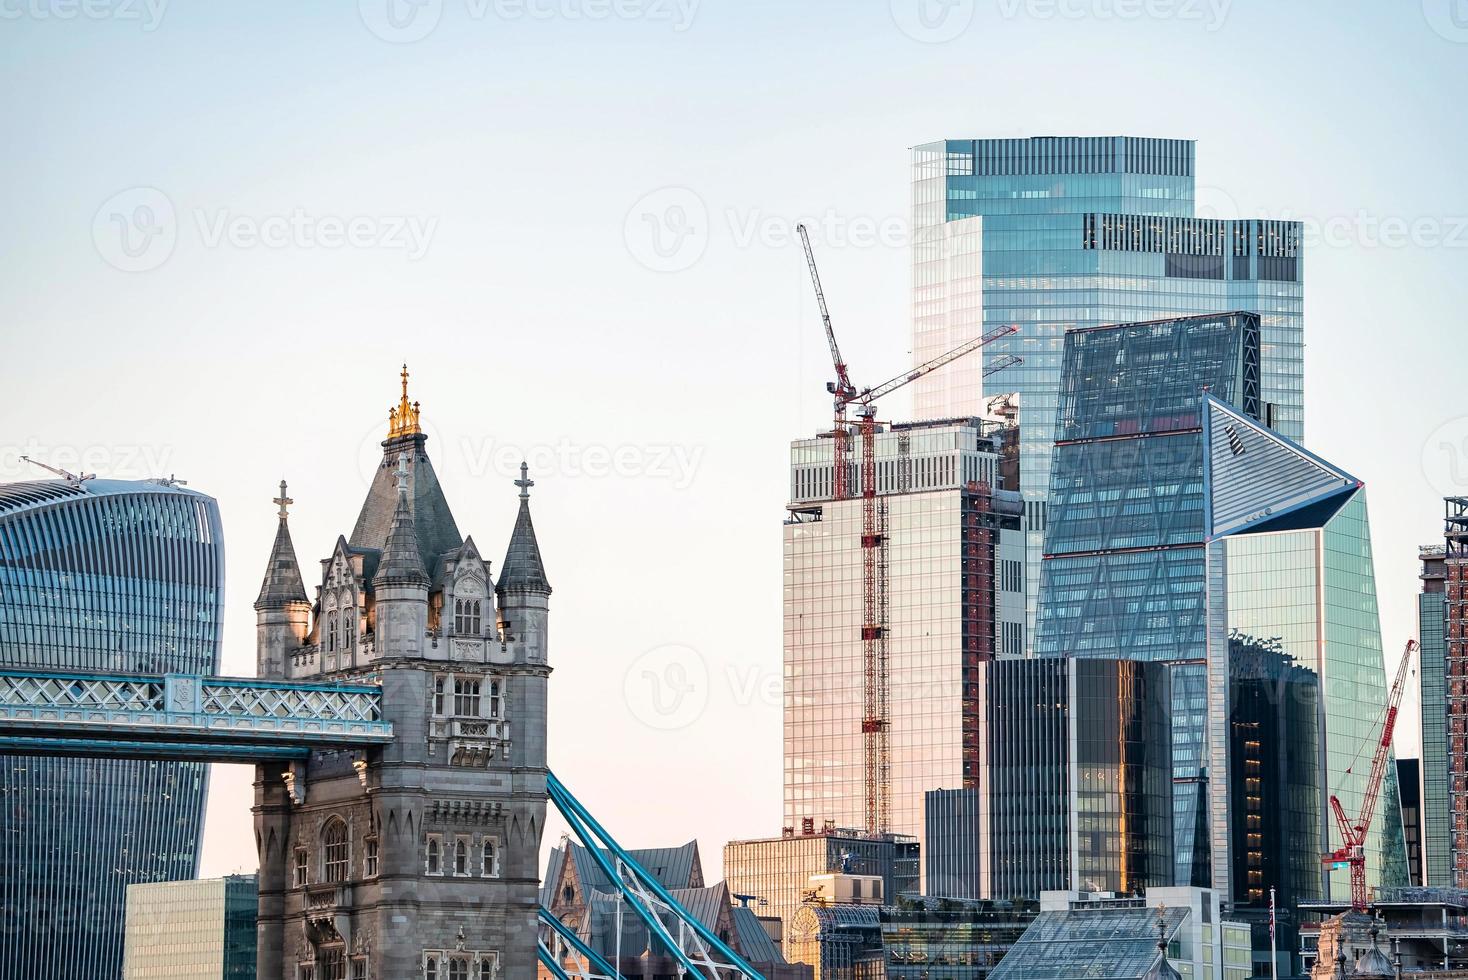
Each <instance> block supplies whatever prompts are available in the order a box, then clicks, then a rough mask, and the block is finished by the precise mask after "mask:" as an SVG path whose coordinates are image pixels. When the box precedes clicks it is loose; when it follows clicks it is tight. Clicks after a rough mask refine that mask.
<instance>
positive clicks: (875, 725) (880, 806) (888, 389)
mask: <svg viewBox="0 0 1468 980" xmlns="http://www.w3.org/2000/svg"><path fill="white" fill-rule="evenodd" d="M796 230H797V231H798V232H799V233H800V243H801V246H802V247H803V248H804V250H805V260H806V264H807V266H809V268H810V278H811V284H812V285H813V286H814V287H815V291H816V302H817V304H818V305H819V306H820V310H821V322H822V324H823V325H824V327H825V331H826V344H827V346H828V347H829V348H830V351H831V364H832V367H833V368H834V369H835V372H836V379H835V380H834V381H829V382H827V383H826V390H827V391H828V392H830V393H831V395H832V397H833V399H834V407H835V413H834V414H835V424H834V429H833V431H832V433H831V439H832V463H833V476H832V485H833V486H832V489H833V492H832V496H833V497H834V498H835V499H837V500H844V499H846V498H847V497H849V496H850V495H851V493H850V487H849V485H848V484H849V479H848V472H849V464H848V463H847V456H848V453H849V449H848V445H847V439H848V438H849V429H848V420H847V409H848V407H849V406H851V405H852V404H856V406H857V416H858V421H857V428H858V430H859V432H860V438H861V464H860V467H859V475H860V487H861V499H862V523H861V554H862V619H861V623H862V625H861V642H862V717H861V734H862V753H863V767H862V768H863V776H864V783H865V786H864V792H863V806H864V809H865V818H866V830H867V833H868V834H870V835H872V836H877V835H880V834H884V833H886V832H887V830H888V828H889V827H890V825H891V810H892V807H891V796H892V786H891V783H892V780H891V737H890V730H891V711H890V708H891V704H890V702H891V688H892V685H891V676H890V657H889V655H888V649H887V506H886V504H884V503H879V502H878V500H877V451H876V443H877V422H876V400H877V399H878V398H881V397H883V396H885V395H889V394H891V393H892V392H894V391H897V390H898V389H899V388H902V387H904V386H906V385H908V384H911V383H912V382H914V381H916V380H917V379H919V378H921V377H924V376H926V375H928V374H931V373H932V372H934V371H936V370H938V369H939V368H942V367H943V366H945V365H947V364H950V363H952V362H953V361H955V360H957V359H958V358H960V357H963V356H965V355H966V354H970V353H972V352H974V351H976V350H978V349H979V348H981V347H984V346H986V345H988V344H991V343H993V342H994V341H996V340H998V339H999V338H1001V337H1007V336H1009V335H1010V334H1013V333H1017V332H1018V331H1019V327H1017V326H1007V327H999V328H997V329H995V330H991V331H989V332H988V333H986V334H984V335H983V336H982V337H979V338H976V339H974V340H970V341H966V342H964V343H962V344H959V345H958V346H957V347H955V348H953V349H952V350H950V351H948V352H947V353H944V354H940V355H939V356H937V357H935V358H933V359H932V360H929V361H926V362H924V363H923V364H920V365H918V366H917V367H915V368H913V369H912V370H910V371H906V372H904V373H902V374H900V375H898V376H897V377H895V378H892V379H890V380H888V381H885V382H883V383H882V384H879V385H877V386H876V387H875V388H866V389H862V390H860V391H858V390H857V388H856V386H855V385H853V384H852V383H851V377H850V374H849V372H848V370H847V366H846V361H845V359H844V358H843V357H842V356H841V348H840V346H839V345H838V344H837V343H836V331H835V328H834V327H833V326H832V325H831V314H830V311H829V310H828V309H827V307H826V294H825V290H823V289H822V288H821V276H820V272H819V271H818V270H817V269H816V258H815V253H814V252H813V251H812V250H811V245H810V235H809V233H808V232H807V231H806V228H805V225H803V224H802V225H798V226H797V228H796ZM1019 363H1021V359H1020V358H1019V357H1016V356H1014V355H1006V356H1004V357H1002V358H999V359H997V360H996V361H995V362H994V363H993V364H992V365H990V367H989V368H988V370H986V371H984V374H983V376H984V377H986V378H987V377H988V376H989V375H991V374H993V373H995V372H996V371H1000V370H1003V369H1004V368H1007V367H1012V366H1013V365H1015V364H1019Z"/></svg>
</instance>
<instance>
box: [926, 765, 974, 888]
mask: <svg viewBox="0 0 1468 980" xmlns="http://www.w3.org/2000/svg"><path fill="white" fill-rule="evenodd" d="M982 805H983V804H982V800H981V798H980V795H979V791H978V790H977V789H974V788H970V789H930V790H928V792H927V795H926V798H925V802H924V813H923V840H924V842H925V843H926V847H924V849H923V875H924V877H923V880H924V881H925V882H927V888H926V889H925V891H924V893H925V894H927V895H930V896H932V897H934V898H978V897H979V895H980V894H982V891H983V885H982V884H981V877H980V876H981V874H982V867H981V865H980V864H979V839H980V835H981V834H982V826H983V824H982V821H981V820H980V817H979V812H980V809H981V807H982Z"/></svg>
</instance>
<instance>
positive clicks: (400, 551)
mask: <svg viewBox="0 0 1468 980" xmlns="http://www.w3.org/2000/svg"><path fill="white" fill-rule="evenodd" d="M397 473H398V503H397V507H396V508H395V509H394V510H393V515H392V524H391V526H390V527H389V528H388V532H387V540H386V541H385V542H383V546H382V557H381V558H380V559H379V561H378V563H377V573H376V574H375V575H373V576H372V585H373V587H374V588H379V587H381V586H383V585H421V586H423V587H424V588H427V587H428V584H429V579H428V572H427V571H426V570H425V569H424V567H423V555H422V552H420V551H419V550H418V534H417V531H416V529H415V527H414V521H413V508H412V506H411V505H410V504H409V503H408V462H407V460H406V459H403V458H401V457H400V458H399V460H398V471H397Z"/></svg>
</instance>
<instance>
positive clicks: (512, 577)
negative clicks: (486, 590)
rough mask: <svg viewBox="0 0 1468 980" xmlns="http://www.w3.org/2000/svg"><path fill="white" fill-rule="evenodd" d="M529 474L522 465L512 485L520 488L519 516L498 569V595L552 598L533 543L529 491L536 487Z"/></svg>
mask: <svg viewBox="0 0 1468 980" xmlns="http://www.w3.org/2000/svg"><path fill="white" fill-rule="evenodd" d="M529 470H530V467H529V466H527V465H526V464H524V463H521V464H520V479H518V480H516V481H515V486H517V487H519V488H520V513H519V516H517V517H516V518H515V531H514V533H513V534H511V535H510V548H509V550H508V551H507V552H505V563H504V564H503V565H501V566H500V577H499V592H500V593H501V595H503V594H504V593H505V592H510V591H520V592H530V593H535V594H537V595H550V594H551V587H550V582H549V581H547V580H546V577H545V565H544V564H542V563H541V560H540V545H539V543H537V542H536V540H535V525H534V524H533V523H532V522H531V520H530V488H531V487H533V486H535V481H534V480H532V479H530V476H529Z"/></svg>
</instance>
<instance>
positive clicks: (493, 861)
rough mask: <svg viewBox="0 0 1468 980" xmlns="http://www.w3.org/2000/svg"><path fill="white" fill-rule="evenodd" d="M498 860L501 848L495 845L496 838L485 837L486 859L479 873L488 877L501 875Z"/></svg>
mask: <svg viewBox="0 0 1468 980" xmlns="http://www.w3.org/2000/svg"><path fill="white" fill-rule="evenodd" d="M498 861H499V850H498V848H496V847H495V842H494V839H493V838H491V837H486V838H484V861H483V865H482V866H481V868H480V871H479V873H480V874H482V875H484V877H486V878H497V877H499V873H500V869H499V864H498Z"/></svg>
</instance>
